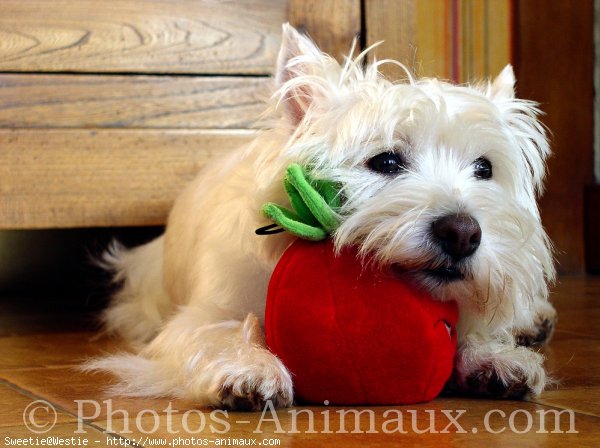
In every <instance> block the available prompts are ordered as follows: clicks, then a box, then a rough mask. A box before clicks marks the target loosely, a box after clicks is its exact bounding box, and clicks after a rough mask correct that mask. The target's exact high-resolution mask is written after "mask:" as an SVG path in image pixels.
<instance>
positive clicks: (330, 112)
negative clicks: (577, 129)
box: [88, 25, 555, 409]
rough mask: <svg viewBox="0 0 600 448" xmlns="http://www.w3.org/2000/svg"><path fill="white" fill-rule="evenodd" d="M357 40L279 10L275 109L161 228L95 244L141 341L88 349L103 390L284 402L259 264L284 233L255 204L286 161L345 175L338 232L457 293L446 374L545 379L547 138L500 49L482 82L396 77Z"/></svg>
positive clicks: (125, 321)
mask: <svg viewBox="0 0 600 448" xmlns="http://www.w3.org/2000/svg"><path fill="white" fill-rule="evenodd" d="M365 54H366V52H363V53H362V54H361V55H359V56H358V57H356V58H354V59H353V58H348V59H347V60H346V61H345V63H344V64H342V65H340V64H339V63H338V62H336V60H334V59H333V58H331V57H330V56H328V55H326V54H324V53H322V52H321V51H320V50H319V49H318V48H317V47H316V46H315V44H314V43H313V42H312V41H310V40H309V39H308V38H307V37H305V36H302V35H300V34H299V33H298V32H297V31H296V30H295V29H294V28H292V27H291V26H289V25H284V27H283V42H282V46H281V51H280V54H279V59H278V62H277V73H276V76H275V83H276V90H275V93H274V95H273V97H272V100H273V101H272V107H271V112H272V115H273V116H276V117H278V118H277V120H276V121H273V122H272V125H271V126H269V127H268V129H266V130H264V131H263V132H262V133H260V134H259V136H258V137H257V138H256V139H255V141H253V143H251V144H250V145H249V146H248V147H245V148H242V149H240V150H238V151H235V152H233V153H230V154H227V155H223V156H222V157H221V158H218V159H216V160H214V161H212V162H211V164H210V165H209V166H207V167H206V168H205V169H204V170H202V172H201V173H200V175H199V176H198V177H197V179H196V180H194V181H193V182H192V183H191V184H190V185H189V186H188V187H187V189H185V191H184V192H183V193H182V194H181V196H180V197H179V198H178V199H177V201H176V203H175V205H174V207H173V210H172V212H171V214H170V216H169V219H168V224H167V227H166V231H165V234H164V235H163V236H161V237H159V238H158V239H156V240H154V241H152V242H150V243H148V244H146V245H144V246H140V247H137V248H134V249H132V250H125V249H123V248H120V247H118V245H115V247H113V248H112V250H110V251H109V252H108V253H107V254H106V255H105V259H104V261H105V262H106V263H107V265H108V266H109V267H110V268H111V269H112V270H114V272H115V279H116V280H117V281H119V282H121V289H120V290H119V292H118V293H117V294H116V295H115V297H114V298H113V301H112V303H111V305H110V307H109V308H108V309H107V310H106V312H105V314H104V322H105V325H106V328H107V329H108V330H109V331H112V332H115V333H117V334H119V335H121V336H122V337H124V338H125V339H126V340H127V341H129V342H130V343H132V344H133V345H134V346H135V347H136V348H137V349H136V350H137V351H136V353H135V354H133V353H121V354H116V355H113V356H108V357H106V358H102V359H97V360H94V361H92V362H90V363H89V364H88V367H89V368H90V369H99V370H105V371H109V372H112V373H114V374H115V375H116V376H117V377H118V378H119V379H120V381H119V382H118V384H117V385H115V386H114V387H113V388H112V392H114V393H117V394H124V395H128V396H172V397H181V398H185V399H188V400H192V401H194V402H195V403H197V404H199V405H213V406H220V407H225V408H231V409H258V408H260V407H261V406H262V405H263V404H264V402H265V401H266V400H272V401H273V403H274V404H275V405H278V406H288V405H290V404H291V403H292V399H293V384H292V378H291V377H290V374H289V372H288V371H287V369H286V367H285V366H284V365H283V364H282V363H281V362H280V361H279V360H278V359H277V358H276V357H275V356H274V355H273V354H271V353H270V352H269V350H268V349H267V348H266V346H265V344H264V338H263V335H262V329H261V325H262V322H263V318H264V312H265V297H266V290H267V285H268V282H269V278H270V276H271V273H272V271H273V269H274V266H275V265H276V263H277V261H278V260H279V258H280V256H281V255H282V253H283V251H284V250H285V249H286V248H287V247H288V246H289V244H290V243H291V242H292V240H293V237H292V236H291V235H289V234H287V233H280V234H277V235H271V236H268V237H265V236H257V235H255V229H257V228H259V227H262V226H264V225H266V224H269V223H268V222H267V221H266V219H265V218H264V217H262V216H261V214H260V212H259V210H260V208H261V206H262V205H263V204H264V203H266V202H276V203H281V204H285V203H287V198H286V197H285V192H284V189H283V187H282V179H283V176H284V171H285V168H286V167H287V166H288V165H289V164H290V163H292V162H296V163H300V164H302V165H305V166H310V167H311V176H312V177H313V178H323V179H328V180H333V181H336V182H338V183H339V184H340V185H341V186H342V194H343V197H344V203H343V205H342V207H341V209H340V210H339V215H340V220H341V225H340V226H339V228H338V229H337V231H336V232H335V234H334V235H333V238H334V241H335V244H336V246H337V247H342V246H344V245H349V244H353V245H358V246H359V247H360V248H361V250H362V251H364V252H369V253H371V254H373V255H374V256H375V257H376V259H377V260H378V261H379V262H381V263H384V264H388V265H390V264H393V265H394V267H395V269H396V270H399V271H402V272H404V273H405V274H406V275H409V276H411V277H412V278H413V279H416V281H418V282H420V283H421V284H422V285H424V286H425V287H426V288H428V289H429V290H430V291H431V292H432V294H433V295H434V297H436V298H438V299H439V300H456V301H457V302H458V305H459V310H460V311H459V312H460V319H459V323H458V326H457V332H458V341H459V342H458V352H457V356H456V361H455V371H454V374H453V376H452V378H451V380H450V381H449V383H448V386H447V388H448V389H449V390H451V391H455V392H463V393H467V394H474V395H479V396H488V397H503V398H519V397H521V396H523V395H524V394H526V393H532V394H539V393H540V392H541V391H542V390H543V388H544V385H545V383H546V381H547V379H546V375H545V371H544V368H543V356H542V355H541V354H540V353H538V352H537V351H536V350H535V348H536V346H537V345H539V344H541V343H543V342H544V341H545V340H547V339H548V338H549V337H550V334H551V332H552V328H553V325H554V319H555V311H554V309H553V307H552V306H551V305H550V303H549V302H548V300H547V299H548V286H547V284H548V283H549V282H551V281H552V280H553V279H554V275H555V271H554V266H553V259H552V255H551V249H550V242H549V240H548V237H547V236H546V234H545V232H544V229H543V228H542V225H541V222H540V214H539V211H538V207H537V204H536V194H538V193H540V191H541V190H542V181H543V178H544V173H545V159H546V157H547V156H548V155H549V152H550V151H549V146H548V142H547V139H546V133H545V130H544V128H543V126H542V125H541V124H540V122H539V121H538V119H537V117H538V115H539V110H538V109H537V105H536V104H535V103H532V102H530V101H525V100H520V99H516V98H515V95H514V84H515V79H514V75H513V71H512V68H511V67H510V66H507V67H506V68H505V69H504V70H503V71H502V72H501V73H500V74H499V76H498V77H496V78H495V79H494V80H493V81H492V82H487V83H482V84H480V85H461V86H458V85H453V84H450V83H447V82H444V81H440V80H437V79H415V78H414V77H413V76H412V75H411V74H410V73H409V72H408V71H406V79H405V80H403V81H401V82H390V81H389V80H387V79H385V78H384V77H383V76H382V75H381V74H380V72H379V70H378V69H379V67H380V65H381V64H383V63H396V62H395V61H379V62H374V63H371V64H364V59H365ZM396 64H398V63H396ZM398 65H400V64H398ZM390 361H392V360H390Z"/></svg>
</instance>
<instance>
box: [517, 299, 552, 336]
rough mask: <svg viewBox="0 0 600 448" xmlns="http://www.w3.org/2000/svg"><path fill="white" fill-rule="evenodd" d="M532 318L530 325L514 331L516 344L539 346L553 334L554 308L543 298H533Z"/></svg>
mask: <svg viewBox="0 0 600 448" xmlns="http://www.w3.org/2000/svg"><path fill="white" fill-rule="evenodd" d="M534 308H535V311H534V319H533V322H532V324H531V326H529V327H527V328H518V329H516V330H515V331H514V336H515V340H516V343H517V345H522V346H524V347H535V346H541V345H544V344H546V343H548V342H550V339H551V338H552V335H553V334H554V327H555V326H556V310H555V309H554V307H553V306H552V304H550V302H548V301H547V300H543V299H535V300H534Z"/></svg>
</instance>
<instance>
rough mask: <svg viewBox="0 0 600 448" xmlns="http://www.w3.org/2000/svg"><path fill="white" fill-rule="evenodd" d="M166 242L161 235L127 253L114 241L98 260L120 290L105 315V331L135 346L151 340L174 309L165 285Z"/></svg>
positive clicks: (103, 320)
mask: <svg viewBox="0 0 600 448" xmlns="http://www.w3.org/2000/svg"><path fill="white" fill-rule="evenodd" d="M163 243H164V242H163V237H162V236H161V237H159V238H156V239H155V240H153V241H151V242H149V243H147V244H145V245H143V246H139V247H136V248H134V249H130V250H128V249H126V248H125V247H123V246H122V245H121V244H120V243H119V242H117V241H113V242H112V243H111V245H110V246H109V248H108V249H107V250H106V252H104V254H103V255H102V258H101V259H100V260H99V261H98V264H99V265H100V266H101V267H103V268H104V269H106V270H108V271H109V272H111V273H112V274H113V281H114V282H115V284H117V285H118V288H119V289H118V291H117V292H116V293H115V294H114V295H113V297H112V299H111V303H110V305H109V306H108V308H107V309H106V310H105V311H104V312H103V313H102V316H101V319H102V323H103V326H104V329H105V330H106V331H107V332H109V333H117V334H119V335H120V336H122V337H124V338H125V339H126V340H127V341H128V342H130V343H132V344H135V345H141V344H144V343H146V342H148V341H150V340H151V339H152V338H153V337H154V336H155V335H156V334H157V333H158V330H159V329H160V327H161V326H162V323H163V320H164V318H165V317H166V316H167V314H168V313H169V311H170V309H171V306H170V300H169V297H168V295H167V293H166V292H165V289H164V286H163Z"/></svg>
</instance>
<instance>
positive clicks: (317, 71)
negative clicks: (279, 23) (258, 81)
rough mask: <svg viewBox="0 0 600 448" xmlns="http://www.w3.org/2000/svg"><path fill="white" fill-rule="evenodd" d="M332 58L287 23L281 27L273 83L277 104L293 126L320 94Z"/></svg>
mask: <svg viewBox="0 0 600 448" xmlns="http://www.w3.org/2000/svg"><path fill="white" fill-rule="evenodd" d="M330 63H331V58H330V57H328V56H327V55H325V54H324V53H322V52H321V51H320V50H319V49H318V48H317V46H316V45H315V44H314V43H313V42H312V41H311V40H310V39H309V38H308V37H306V36H303V35H301V34H300V33H299V32H298V31H296V29H294V27H292V26H291V25H290V24H289V23H286V24H284V25H283V36H282V42H281V50H279V57H278V59H277V72H276V75H275V82H276V84H277V87H278V91H277V93H276V96H278V97H279V98H278V105H279V106H281V107H283V108H284V113H285V115H286V117H287V118H288V119H289V121H290V122H291V124H292V125H294V126H296V125H298V124H299V123H300V122H301V121H302V120H303V118H304V116H305V114H306V112H307V110H308V109H309V107H310V106H311V104H312V103H313V101H314V99H315V96H316V95H318V94H319V93H320V92H322V91H323V87H324V85H323V84H324V82H326V79H325V77H324V73H325V71H326V66H329V65H330Z"/></svg>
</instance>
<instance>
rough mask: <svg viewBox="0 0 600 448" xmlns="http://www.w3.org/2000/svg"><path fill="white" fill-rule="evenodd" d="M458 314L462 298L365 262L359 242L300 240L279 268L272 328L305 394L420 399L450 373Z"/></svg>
mask: <svg viewBox="0 0 600 448" xmlns="http://www.w3.org/2000/svg"><path fill="white" fill-rule="evenodd" d="M457 317H458V313H457V308H456V304H455V303H454V302H446V303H441V302H438V301H435V300H434V299H432V298H431V297H430V296H429V295H428V294H426V293H425V292H424V291H422V290H418V289H416V288H414V287H409V286H408V285H407V284H405V283H403V282H401V281H400V280H399V279H398V278H397V277H395V276H394V275H393V274H392V273H389V272H388V273H386V272H383V271H376V270H374V269H372V268H369V267H365V268H363V265H362V264H361V262H360V261H358V260H357V258H356V252H355V250H353V249H347V250H344V251H343V252H342V253H341V254H340V256H338V257H336V256H335V254H334V251H333V245H332V243H331V241H329V240H326V241H323V242H318V243H315V242H309V241H304V240H297V241H296V242H295V243H294V244H292V245H291V246H290V247H289V248H288V250H287V251H286V252H285V253H284V254H283V256H282V258H281V260H280V262H279V264H278V265H277V267H276V268H275V271H274V273H273V276H272V278H271V282H270V284H269V291H268V297H267V309H266V316H265V333H266V340H267V345H268V346H269V348H270V349H271V350H272V351H273V352H274V353H275V354H276V355H277V356H279V358H280V359H281V360H282V361H283V363H284V364H285V365H286V366H287V368H288V369H289V370H290V371H291V372H292V375H293V380H294V388H295V395H296V399H297V400H299V401H300V402H308V403H323V402H324V401H325V400H328V401H329V402H330V403H331V404H340V405H359V404H364V405H366V404H371V405H379V404H412V403H418V402H423V401H429V400H432V399H433V398H435V397H436V396H437V395H438V394H439V393H440V391H441V390H442V388H443V386H444V384H445V382H446V381H447V380H448V378H449V377H450V374H451V373H452V368H453V360H454V354H455V351H456V331H455V324H456V320H457ZM444 321H446V322H448V323H449V324H450V325H451V327H452V330H451V335H450V334H449V332H448V329H447V327H446V325H445V323H444Z"/></svg>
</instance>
